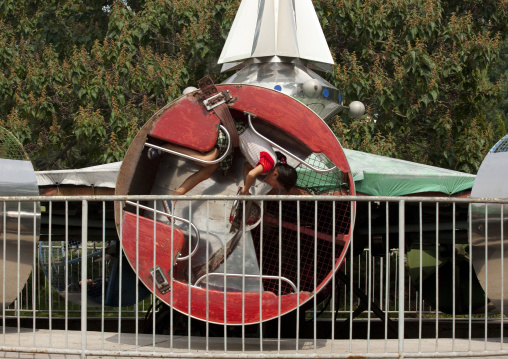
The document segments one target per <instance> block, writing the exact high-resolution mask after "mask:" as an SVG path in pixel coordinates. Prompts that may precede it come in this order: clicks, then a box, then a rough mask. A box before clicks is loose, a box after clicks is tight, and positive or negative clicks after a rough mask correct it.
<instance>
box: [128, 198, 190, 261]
mask: <svg viewBox="0 0 508 359" xmlns="http://www.w3.org/2000/svg"><path fill="white" fill-rule="evenodd" d="M125 202H126V203H128V204H131V205H133V206H136V207H139V208H142V209H144V210H147V211H150V212H154V213H158V214H162V215H163V216H166V217H171V218H174V219H175V220H177V221H180V222H183V223H187V224H188V225H189V226H191V227H192V229H193V230H194V232H195V233H196V247H195V248H194V249H193V250H192V252H191V253H190V254H189V255H187V256H185V257H180V254H179V255H178V257H177V258H176V260H177V261H184V260H187V259H189V258H190V257H192V256H193V255H194V254H195V253H196V251H197V250H198V246H199V229H198V228H197V227H196V226H195V225H193V224H192V223H191V222H190V221H188V220H186V219H185V218H181V217H177V216H174V215H172V214H171V213H166V212H163V211H159V210H158V209H157V210H156V209H154V208H151V207H147V206H143V205H142V204H139V203H135V202H132V201H125Z"/></svg>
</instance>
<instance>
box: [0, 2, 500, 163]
mask: <svg viewBox="0 0 508 359" xmlns="http://www.w3.org/2000/svg"><path fill="white" fill-rule="evenodd" d="M239 4H240V0H201V1H195V0H148V1H135V0H127V1H119V0H118V1H98V0H79V1H78V0H47V1H34V0H16V1H14V0H5V1H3V2H0V126H4V127H6V128H7V129H9V130H10V131H11V132H12V133H13V134H14V135H15V136H16V137H17V138H18V139H19V140H20V142H21V143H22V144H23V145H24V147H25V149H26V150H27V152H28V153H29V155H30V156H31V158H32V160H33V162H34V164H35V167H36V168H37V169H39V170H43V169H60V168H79V167H84V166H89V165H94V164H100V163H107V162H112V161H119V160H122V159H123V156H124V154H125V152H126V150H127V148H128V146H129V144H130V142H131V141H132V139H133V138H134V136H135V135H136V133H137V132H138V130H139V128H140V127H141V126H142V125H143V124H144V123H145V122H146V121H147V120H148V119H149V118H150V117H151V116H152V115H153V114H154V113H155V112H156V111H157V110H158V109H160V108H161V107H162V106H164V105H165V104H166V103H168V102H170V101H171V100H173V99H174V98H176V97H178V96H179V95H180V93H181V91H182V90H183V89H184V88H185V87H187V86H191V85H192V86H195V85H196V83H197V80H198V79H200V78H202V77H203V76H204V75H207V74H208V75H210V76H212V78H214V80H216V82H217V83H218V82H220V81H222V80H223V79H225V78H226V77H228V76H229V75H230V74H229V73H225V74H220V73H219V70H220V68H219V66H217V59H218V56H219V54H220V52H221V50H222V46H223V45H224V42H225V39H226V37H227V34H228V32H229V28H230V26H231V24H232V22H233V19H234V16H235V14H236V10H237V9H238V6H239ZM314 6H315V8H316V11H317V13H318V16H319V18H320V21H321V24H322V26H323V30H324V32H325V36H326V38H327V40H328V44H329V46H330V49H331V50H332V54H333V55H334V58H335V62H336V66H335V67H334V72H333V74H329V75H328V77H327V78H328V79H329V80H330V82H331V83H332V84H334V85H335V86H336V87H337V88H339V89H341V91H342V94H343V98H344V99H345V101H346V103H348V102H350V101H353V100H361V101H362V102H364V103H365V104H366V105H367V113H366V115H365V116H363V117H362V118H360V119H356V120H354V119H351V118H350V117H349V116H348V115H347V114H341V115H340V116H337V118H336V121H335V123H334V125H333V126H332V127H333V129H334V131H335V133H336V135H337V137H338V138H339V140H340V141H341V143H342V145H343V146H345V147H348V148H353V149H357V150H363V151H367V152H372V153H377V154H382V155H387V156H392V157H397V158H401V159H407V160H411V161H418V162H422V163H427V164H431V165H436V166H441V167H446V168H451V169H457V170H463V171H467V172H476V170H477V169H478V166H479V165H480V163H481V161H482V159H483V156H484V155H485V153H486V151H487V150H488V149H489V148H490V147H491V146H492V144H493V143H494V140H497V138H496V136H497V134H496V131H497V132H498V133H499V131H501V132H502V131H503V129H501V128H500V127H501V123H503V124H504V125H506V120H507V118H506V117H507V116H506V110H507V109H506V105H503V102H502V101H503V97H502V96H504V101H506V98H507V94H506V86H507V83H506V79H503V77H501V74H502V73H506V65H505V67H503V66H502V65H501V64H502V63H503V61H500V52H501V45H502V44H503V41H504V39H505V37H506V33H507V26H508V25H507V24H508V0H466V1H439V0H365V1H357V0H340V1H335V0H314ZM506 61H507V59H506V57H505V58H504V63H506ZM495 66H496V67H495ZM496 71H497V72H496ZM503 91H504V92H503ZM504 103H505V104H506V102H504ZM503 106H505V107H503ZM494 113H495V114H494Z"/></svg>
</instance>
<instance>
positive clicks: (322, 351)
mask: <svg viewBox="0 0 508 359" xmlns="http://www.w3.org/2000/svg"><path fill="white" fill-rule="evenodd" d="M0 328H2V327H0ZM1 333H2V334H0V346H1V347H0V358H2V357H4V358H38V359H39V358H44V359H74V358H79V357H80V353H81V349H82V344H81V343H82V336H81V332H76V331H69V332H68V334H67V336H66V333H65V331H61V330H53V331H49V330H36V331H35V333H34V332H33V331H32V330H31V329H21V331H20V332H18V331H17V329H16V328H9V327H6V328H5V334H3V333H4V331H3V328H2V329H1ZM86 343H87V346H86V354H87V355H86V357H87V358H93V359H96V358H116V357H118V358H120V357H122V358H125V357H127V358H129V357H132V358H145V357H146V358H157V357H166V358H168V357H187V358H196V357H226V356H227V355H228V356H230V357H234V358H245V357H262V356H265V355H266V356H270V357H305V356H311V357H319V358H328V357H348V356H350V357H355V358H358V357H364V356H367V357H382V358H391V357H393V358H398V357H399V355H398V353H397V351H398V342H397V341H396V340H388V341H384V340H370V341H367V340H352V341H348V340H324V339H318V340H316V341H314V340H312V339H300V340H298V341H296V340H294V339H282V340H281V341H280V344H278V343H277V340H276V339H264V340H263V341H262V342H260V339H258V338H246V339H245V340H244V341H243V344H242V340H241V339H240V338H228V339H227V341H226V342H225V341H224V338H208V340H207V338H204V337H190V341H189V337H181V336H178V337H177V336H169V335H156V336H155V337H154V336H152V335H147V334H140V335H138V337H137V339H136V335H135V334H121V336H119V334H118V333H100V332H87V333H86ZM154 343H155V344H154ZM436 345H437V347H436ZM28 350H32V351H33V352H35V353H26V351H28ZM226 350H227V352H226ZM454 350H455V352H454ZM435 352H439V353H441V355H436V354H435ZM404 353H405V355H404V356H405V357H420V358H422V357H423V358H424V357H459V358H462V357H466V356H474V357H475V358H486V357H487V356H488V355H487V354H495V355H496V356H497V357H505V358H508V344H504V343H501V341H500V339H499V338H497V339H489V340H488V341H485V340H484V339H473V340H471V342H469V341H468V340H467V339H457V340H455V341H453V340H451V339H440V340H439V341H437V342H436V340H435V339H422V340H421V341H419V340H413V339H411V340H405V341H404ZM425 353H428V356H427V355H426V354H425Z"/></svg>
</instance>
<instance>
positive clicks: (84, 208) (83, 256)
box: [81, 200, 88, 358]
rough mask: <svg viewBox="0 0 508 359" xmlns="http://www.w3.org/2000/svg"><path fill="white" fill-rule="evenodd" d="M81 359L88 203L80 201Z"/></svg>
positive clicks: (85, 302) (83, 340)
mask: <svg viewBox="0 0 508 359" xmlns="http://www.w3.org/2000/svg"><path fill="white" fill-rule="evenodd" d="M81 210H82V213H81V358H85V357H86V354H85V351H86V330H87V326H86V320H87V315H86V314H87V313H86V309H87V294H88V293H87V289H88V285H87V284H88V283H87V277H88V273H87V255H88V202H87V201H86V200H83V201H82V207H81Z"/></svg>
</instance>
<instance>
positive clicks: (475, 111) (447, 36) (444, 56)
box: [315, 0, 508, 172]
mask: <svg viewBox="0 0 508 359" xmlns="http://www.w3.org/2000/svg"><path fill="white" fill-rule="evenodd" d="M315 5H316V8H317V10H318V14H319V16H320V17H321V21H322V24H323V25H324V28H325V35H326V36H327V39H328V42H329V44H330V46H331V48H332V52H333V53H334V54H335V60H336V63H337V65H336V67H335V72H334V77H333V78H332V79H331V81H332V82H333V83H334V84H335V85H336V87H337V88H339V89H342V90H343V94H344V98H345V99H346V102H349V101H353V100H361V101H363V102H364V103H365V104H366V105H367V112H366V115H365V116H364V117H363V118H361V119H358V120H354V119H351V118H349V117H348V116H347V114H343V115H341V117H340V118H337V122H336V124H335V132H336V134H337V135H338V137H339V138H341V139H342V141H343V145H344V146H346V147H351V148H354V149H359V150H366V151H370V152H376V153H380V154H383V155H388V156H394V157H398V158H402V159H407V160H411V161H418V162H422V163H427V164H431V165H436V166H440V167H446V168H451V169H456V170H462V171H466V172H476V170H477V169H478V167H479V165H480V164H481V161H482V159H483V157H484V155H485V154H486V152H487V151H488V149H489V148H490V147H491V146H492V144H493V142H494V139H493V128H492V125H491V124H490V123H488V122H487V121H486V114H487V113H488V111H489V110H490V109H491V108H492V106H494V105H495V104H496V103H497V101H498V100H499V95H500V89H501V83H500V82H499V81H498V79H497V80H496V81H497V82H496V83H492V82H491V81H489V79H488V76H487V71H488V70H489V68H490V67H491V66H492V64H493V63H494V62H495V61H496V60H497V58H498V55H499V50H500V44H501V41H502V37H503V36H505V34H506V33H507V25H508V2H507V1H506V0H502V1H501V0H500V1H494V0H466V1H451V0H450V1H444V0H367V1H356V0H342V1H330V0H322V1H316V2H315Z"/></svg>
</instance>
